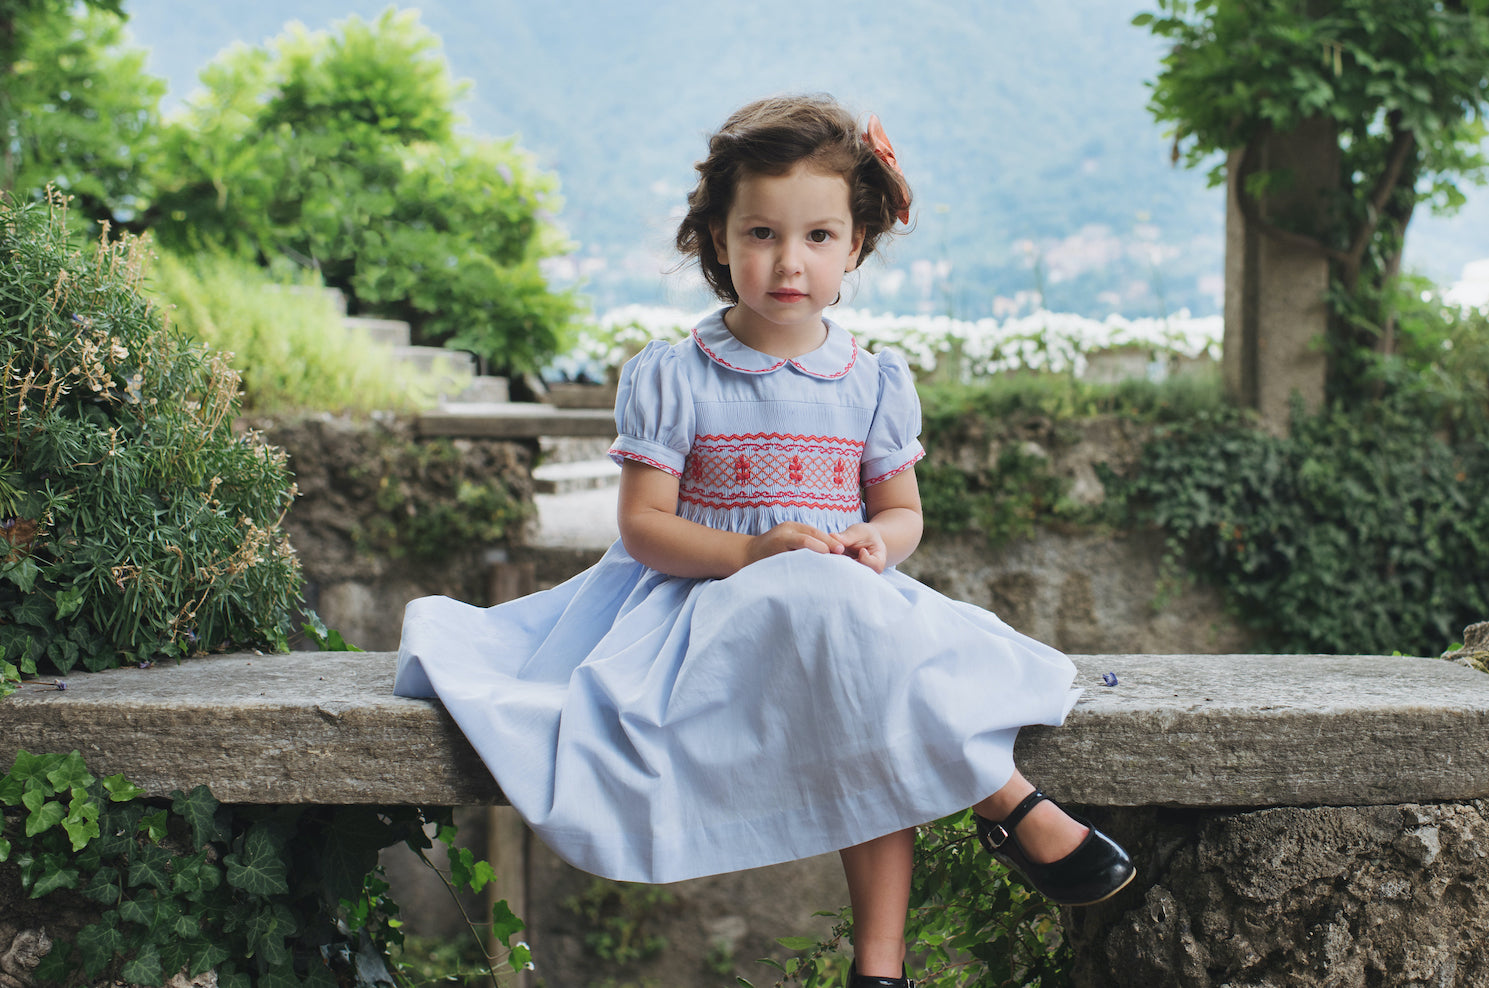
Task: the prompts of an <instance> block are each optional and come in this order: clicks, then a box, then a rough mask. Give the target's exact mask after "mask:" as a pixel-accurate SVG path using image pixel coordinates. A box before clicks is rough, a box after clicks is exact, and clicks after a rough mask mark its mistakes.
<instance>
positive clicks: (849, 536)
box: [837, 521, 889, 573]
mask: <svg viewBox="0 0 1489 988" xmlns="http://www.w3.org/2000/svg"><path fill="white" fill-rule="evenodd" d="M837 537H838V541H839V542H841V543H842V545H843V551H844V552H846V553H847V554H848V555H849V557H851V558H853V559H856V560H858V561H859V562H860V563H863V564H864V565H865V566H867V567H868V568H869V569H871V570H873V571H874V572H875V573H883V572H884V568H885V567H886V566H887V565H889V550H888V548H887V547H886V546H885V544H884V533H882V532H880V531H879V529H878V528H876V527H874V526H873V525H870V524H869V523H868V522H866V521H861V522H859V523H858V524H856V525H849V526H848V527H847V528H845V529H843V530H842V531H841V532H839V533H838V536H837Z"/></svg>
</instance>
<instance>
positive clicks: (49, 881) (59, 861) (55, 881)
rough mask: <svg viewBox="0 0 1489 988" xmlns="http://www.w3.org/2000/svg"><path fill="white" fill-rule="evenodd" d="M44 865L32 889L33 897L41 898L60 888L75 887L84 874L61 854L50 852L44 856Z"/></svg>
mask: <svg viewBox="0 0 1489 988" xmlns="http://www.w3.org/2000/svg"><path fill="white" fill-rule="evenodd" d="M42 860H43V862H44V867H43V868H42V869H41V874H40V875H38V876H36V885H35V886H34V887H33V888H32V889H31V898H33V899H40V898H41V897H42V896H44V895H49V894H51V893H52V892H55V891H57V890H58V889H75V888H77V887H78V882H80V881H81V880H82V875H81V874H80V873H79V872H78V870H77V868H74V867H72V866H71V865H70V864H69V863H68V859H67V858H66V857H65V856H64V855H61V854H48V855H44V856H43V859H42Z"/></svg>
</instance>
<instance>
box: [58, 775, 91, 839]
mask: <svg viewBox="0 0 1489 988" xmlns="http://www.w3.org/2000/svg"><path fill="white" fill-rule="evenodd" d="M62 829H63V830H65V831H67V836H68V838H69V839H71V841H72V849H73V850H74V851H81V850H82V849H83V848H85V847H87V846H88V842H89V841H90V840H92V839H93V838H95V837H97V836H98V804H97V803H95V802H93V800H92V799H90V798H89V797H88V794H87V793H86V792H83V791H82V790H81V789H74V790H73V791H72V804H71V808H70V809H69V811H68V813H67V816H66V817H64V818H63V820H62Z"/></svg>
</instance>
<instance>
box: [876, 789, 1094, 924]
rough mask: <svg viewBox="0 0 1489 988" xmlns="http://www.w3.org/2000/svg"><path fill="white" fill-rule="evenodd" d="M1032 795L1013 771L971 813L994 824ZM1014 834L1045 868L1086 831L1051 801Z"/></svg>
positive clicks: (1078, 842) (1040, 807) (1026, 851)
mask: <svg viewBox="0 0 1489 988" xmlns="http://www.w3.org/2000/svg"><path fill="white" fill-rule="evenodd" d="M1033 791H1034V786H1033V785H1032V784H1031V783H1030V782H1029V780H1028V779H1026V778H1024V776H1023V774H1022V773H1020V772H1019V771H1018V769H1014V772H1013V778H1011V779H1009V780H1008V783H1007V784H1006V785H1004V786H1003V788H1002V789H999V790H998V791H997V792H995V793H993V794H992V795H991V796H989V797H988V798H987V799H984V800H983V801H982V802H980V803H978V804H977V805H976V806H974V807H972V809H973V810H974V811H976V813H977V815H978V816H981V817H985V818H986V819H988V820H992V821H993V822H994V823H996V822H998V821H1000V820H1003V819H1004V818H1005V817H1007V816H1008V814H1010V813H1012V812H1013V808H1014V807H1015V806H1017V805H1018V804H1019V802H1020V801H1021V800H1022V799H1023V798H1024V797H1025V796H1027V795H1029V793H1031V792H1033ZM1016 830H1017V831H1018V839H1019V846H1020V847H1022V848H1023V849H1024V853H1025V854H1027V855H1028V856H1029V859H1030V860H1032V861H1035V862H1037V863H1039V864H1049V863H1050V862H1052V861H1058V860H1059V859H1061V858H1063V857H1065V855H1067V854H1069V853H1070V852H1071V851H1074V850H1075V849H1076V846H1077V845H1079V844H1080V842H1081V840H1082V839H1083V838H1084V837H1085V836H1086V827H1084V826H1083V825H1081V824H1079V823H1077V822H1075V821H1074V820H1072V819H1071V818H1070V817H1069V816H1068V815H1067V814H1066V813H1065V811H1064V810H1062V809H1060V807H1059V806H1057V805H1055V803H1054V802H1052V801H1046V802H1043V803H1040V804H1039V805H1037V806H1035V807H1034V808H1033V809H1032V810H1030V811H1029V815H1028V816H1026V817H1024V819H1023V821H1022V822H1021V823H1020V824H1019V825H1018V827H1017V828H1016ZM855 912H856V910H855Z"/></svg>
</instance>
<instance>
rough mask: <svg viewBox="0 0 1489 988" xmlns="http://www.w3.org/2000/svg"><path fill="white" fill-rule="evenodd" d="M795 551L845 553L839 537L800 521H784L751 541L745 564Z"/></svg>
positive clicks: (747, 548)
mask: <svg viewBox="0 0 1489 988" xmlns="http://www.w3.org/2000/svg"><path fill="white" fill-rule="evenodd" d="M793 549H810V550H811V551H812V552H822V553H829V552H830V553H840V552H842V551H843V543H842V542H841V541H839V537H838V536H833V535H828V534H827V533H826V532H824V531H822V530H821V529H820V528H814V527H813V526H811V525H807V524H804V523H802V522H799V521H783V522H781V523H780V524H779V525H777V526H776V527H775V528H772V529H771V530H770V531H768V532H765V533H764V534H762V535H756V536H754V537H753V538H751V539H750V541H749V544H748V545H747V546H746V547H745V557H746V560H745V562H746V565H748V564H749V563H754V562H759V561H760V560H762V559H765V558H766V557H768V556H774V555H776V554H777V553H780V552H790V551H792V550H793Z"/></svg>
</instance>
